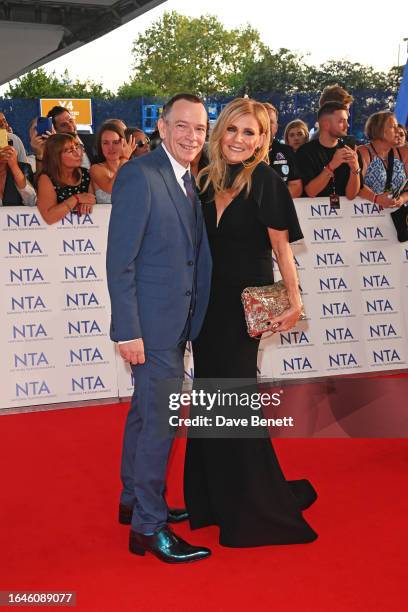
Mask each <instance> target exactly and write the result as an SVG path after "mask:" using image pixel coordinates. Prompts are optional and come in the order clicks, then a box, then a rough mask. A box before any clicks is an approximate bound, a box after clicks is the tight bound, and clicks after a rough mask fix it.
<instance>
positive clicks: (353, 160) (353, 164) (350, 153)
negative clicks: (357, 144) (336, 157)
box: [344, 146, 360, 172]
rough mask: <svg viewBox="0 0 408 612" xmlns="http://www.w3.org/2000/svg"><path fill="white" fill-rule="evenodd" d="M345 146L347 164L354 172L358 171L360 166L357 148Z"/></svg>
mask: <svg viewBox="0 0 408 612" xmlns="http://www.w3.org/2000/svg"><path fill="white" fill-rule="evenodd" d="M344 148H345V149H347V156H346V164H347V165H348V166H349V168H350V170H354V172H356V171H357V170H358V169H359V167H360V165H359V163H358V155H357V151H356V149H351V148H350V147H347V146H346V147H344Z"/></svg>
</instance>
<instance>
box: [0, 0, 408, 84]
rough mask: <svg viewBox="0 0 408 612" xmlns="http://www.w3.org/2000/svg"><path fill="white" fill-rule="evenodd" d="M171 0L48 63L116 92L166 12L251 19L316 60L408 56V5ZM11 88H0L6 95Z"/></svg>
mask: <svg viewBox="0 0 408 612" xmlns="http://www.w3.org/2000/svg"><path fill="white" fill-rule="evenodd" d="M386 6H387V5H386V4H385V3H384V2H383V1H382V0H337V2H330V0H307V1H305V0H250V2H248V1H247V0H245V1H244V0H206V1H205V2H204V1H203V0H195V1H194V2H193V1H192V0H167V2H164V3H162V4H161V5H160V6H158V7H156V8H154V9H152V10H151V11H149V12H148V13H146V14H144V15H142V16H141V17H138V18H137V19H135V20H133V21H131V22H129V23H128V24H126V25H124V26H122V27H121V28H117V29H116V30H114V31H113V32H111V33H110V34H107V35H106V36H103V37H102V38H100V39H99V40H97V41H94V42H92V43H89V44H88V45H85V46H83V47H81V48H80V49H77V50H75V51H72V52H71V53H69V54H67V55H65V56H64V57H62V58H59V59H58V60H55V61H53V62H50V63H48V64H46V65H45V66H44V68H45V69H46V70H47V71H52V70H55V71H56V72H57V74H61V73H62V72H63V71H64V70H65V68H67V69H68V71H69V74H70V75H71V76H72V77H74V78H75V77H78V78H80V79H81V80H85V79H86V78H91V79H92V80H94V81H96V82H102V83H103V85H104V87H105V88H107V89H110V90H112V91H115V90H116V89H117V88H118V86H119V85H121V84H122V83H123V82H125V81H127V80H129V77H130V75H131V73H132V55H131V49H132V43H133V41H134V40H135V38H136V37H137V35H138V34H139V33H142V32H143V31H144V30H145V29H146V28H148V27H149V26H150V25H151V23H152V22H153V21H155V20H157V19H158V18H160V17H161V16H162V15H163V13H164V12H165V11H172V10H175V11H177V12H179V13H181V14H183V15H187V16H190V17H198V16H200V15H204V14H211V15H216V16H217V17H218V18H219V19H220V21H221V22H222V23H223V24H224V25H225V26H226V27H227V28H233V27H239V26H241V25H244V24H246V23H249V24H250V25H251V26H252V27H254V28H256V29H257V30H258V31H259V32H260V35H261V39H262V41H263V42H264V43H265V44H267V45H268V46H269V47H271V48H272V49H274V50H277V49H279V48H280V47H286V48H288V49H290V50H292V51H298V52H300V53H302V54H303V55H305V56H306V55H307V61H308V62H309V63H313V64H319V63H322V62H324V61H326V60H328V59H347V60H350V61H353V62H360V63H363V64H371V65H372V66H374V68H376V69H377V70H388V69H389V68H391V66H393V65H396V64H397V61H398V55H399V57H400V64H404V63H405V61H406V57H407V42H403V39H404V38H408V8H407V6H408V3H407V2H405V1H404V0H392V2H390V6H391V9H392V12H388V13H386ZM6 88H7V87H4V86H3V88H1V89H0V93H1V91H3V92H4V90H5V89H6Z"/></svg>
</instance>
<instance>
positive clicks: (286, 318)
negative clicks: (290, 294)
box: [270, 306, 302, 332]
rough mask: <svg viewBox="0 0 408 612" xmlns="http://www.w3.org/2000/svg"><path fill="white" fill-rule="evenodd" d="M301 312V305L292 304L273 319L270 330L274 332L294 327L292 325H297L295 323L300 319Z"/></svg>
mask: <svg viewBox="0 0 408 612" xmlns="http://www.w3.org/2000/svg"><path fill="white" fill-rule="evenodd" d="M301 314H302V307H301V306H291V307H290V308H288V309H287V310H285V311H284V312H282V314H281V315H279V317H275V318H273V319H271V327H270V330H271V331H272V332H283V331H288V330H289V329H292V327H295V325H296V324H297V322H298V321H299V319H300V316H301Z"/></svg>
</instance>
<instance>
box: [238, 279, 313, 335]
mask: <svg viewBox="0 0 408 612" xmlns="http://www.w3.org/2000/svg"><path fill="white" fill-rule="evenodd" d="M241 300H242V304H243V306H244V312H245V320H246V324H247V328H248V334H249V335H250V336H251V338H255V337H256V336H260V335H261V334H263V333H265V332H273V331H274V330H273V329H272V323H271V319H273V318H274V317H278V316H279V315H281V314H282V312H284V311H285V310H287V309H288V308H289V307H290V302H289V297H288V292H287V290H286V287H285V284H284V282H283V281H282V280H280V281H277V282H276V283H274V284H273V285H266V286H265V287H246V288H245V289H244V290H243V292H242V294H241ZM300 318H301V319H305V318H306V315H305V311H304V308H303V305H302V313H301V315H300Z"/></svg>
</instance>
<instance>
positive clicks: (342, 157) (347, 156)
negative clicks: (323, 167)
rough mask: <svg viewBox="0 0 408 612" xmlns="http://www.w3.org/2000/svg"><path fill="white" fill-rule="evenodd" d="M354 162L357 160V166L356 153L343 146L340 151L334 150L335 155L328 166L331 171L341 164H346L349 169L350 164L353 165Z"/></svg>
mask: <svg viewBox="0 0 408 612" xmlns="http://www.w3.org/2000/svg"><path fill="white" fill-rule="evenodd" d="M355 160H357V166H358V159H357V154H356V152H355V151H353V149H351V148H350V147H348V146H344V147H342V148H341V149H337V150H336V152H335V154H334V155H333V159H332V160H331V162H330V166H331V167H332V168H333V169H336V168H338V167H339V166H341V164H348V165H349V166H350V167H351V164H355ZM356 169H357V168H356Z"/></svg>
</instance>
